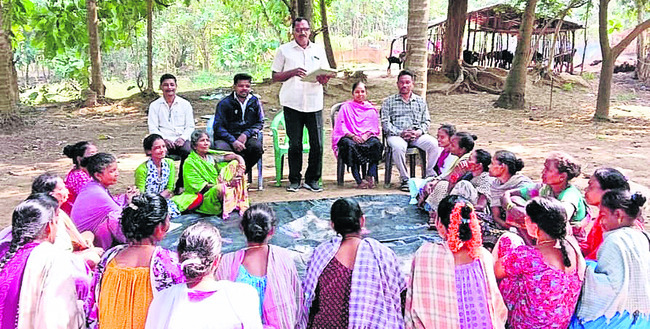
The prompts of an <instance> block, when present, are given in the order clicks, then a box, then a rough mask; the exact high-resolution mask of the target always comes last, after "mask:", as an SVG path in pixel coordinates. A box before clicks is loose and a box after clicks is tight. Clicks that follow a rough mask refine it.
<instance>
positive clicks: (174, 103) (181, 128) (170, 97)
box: [147, 73, 194, 192]
mask: <svg viewBox="0 0 650 329" xmlns="http://www.w3.org/2000/svg"><path fill="white" fill-rule="evenodd" d="M160 90H162V93H163V95H162V97H160V98H159V99H157V100H155V101H153V102H151V104H150V105H149V117H148V120H147V123H148V125H149V134H158V135H160V136H162V137H163V138H164V139H165V145H166V146H167V153H168V154H171V155H178V156H180V157H181V165H180V169H179V173H178V180H177V181H176V191H177V192H178V190H179V189H180V188H182V187H183V163H184V162H185V158H187V156H188V155H189V154H190V152H191V151H192V147H191V145H190V136H191V135H192V132H193V131H194V113H193V111H192V105H190V102H188V101H186V100H185V99H183V98H181V97H180V96H177V95H176V77H175V76H173V75H171V74H169V73H166V74H163V75H162V76H161V77H160Z"/></svg>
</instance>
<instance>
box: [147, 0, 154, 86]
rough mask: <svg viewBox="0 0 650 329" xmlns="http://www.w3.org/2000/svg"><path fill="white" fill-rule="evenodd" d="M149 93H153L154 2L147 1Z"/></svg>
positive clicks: (151, 0)
mask: <svg viewBox="0 0 650 329" xmlns="http://www.w3.org/2000/svg"><path fill="white" fill-rule="evenodd" d="M145 92H147V93H153V0H147V89H146V90H145Z"/></svg>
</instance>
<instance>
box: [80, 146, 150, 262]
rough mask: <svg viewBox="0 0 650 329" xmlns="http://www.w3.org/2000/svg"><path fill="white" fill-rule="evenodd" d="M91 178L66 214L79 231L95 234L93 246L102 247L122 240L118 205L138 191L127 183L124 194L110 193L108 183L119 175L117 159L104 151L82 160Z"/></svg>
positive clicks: (120, 213) (120, 209)
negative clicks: (68, 214) (127, 186)
mask: <svg viewBox="0 0 650 329" xmlns="http://www.w3.org/2000/svg"><path fill="white" fill-rule="evenodd" d="M82 165H85V167H86V169H87V170H88V174H90V176H91V177H92V178H93V180H92V181H91V182H90V183H88V184H86V186H84V187H83V188H82V189H81V191H80V192H79V195H78V196H77V201H76V202H75V204H74V205H73V206H72V212H71V213H70V218H72V221H73V222H74V223H75V225H77V229H79V232H84V231H90V232H92V233H93V234H94V235H95V246H97V247H100V248H102V249H104V250H107V249H110V248H111V247H112V246H114V245H116V244H119V243H125V242H126V238H125V237H124V234H122V230H121V229H120V217H121V216H122V209H123V208H124V207H126V205H127V204H129V202H131V198H133V196H134V195H137V194H138V193H139V192H138V190H137V188H135V187H129V189H128V190H127V192H126V194H119V195H115V196H113V195H111V192H110V191H109V190H108V188H109V187H111V186H112V185H114V184H115V183H117V178H118V177H119V176H120V174H119V171H118V170H117V160H116V159H115V157H114V156H113V155H111V154H108V153H97V154H95V155H93V156H91V157H89V158H86V159H84V160H83V161H82Z"/></svg>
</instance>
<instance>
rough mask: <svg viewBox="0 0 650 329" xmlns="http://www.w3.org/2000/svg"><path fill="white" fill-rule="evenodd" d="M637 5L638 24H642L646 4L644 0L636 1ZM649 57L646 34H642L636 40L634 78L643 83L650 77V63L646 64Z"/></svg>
mask: <svg viewBox="0 0 650 329" xmlns="http://www.w3.org/2000/svg"><path fill="white" fill-rule="evenodd" d="M635 3H636V20H637V24H641V23H643V19H644V17H645V3H644V1H642V0H636V1H635ZM647 55H650V52H647V54H646V51H645V32H641V33H639V36H638V37H637V38H636V69H635V70H634V77H635V78H636V79H639V80H641V81H645V80H647V79H648V78H649V77H650V63H647V62H646V61H647V58H646V57H648V56H647Z"/></svg>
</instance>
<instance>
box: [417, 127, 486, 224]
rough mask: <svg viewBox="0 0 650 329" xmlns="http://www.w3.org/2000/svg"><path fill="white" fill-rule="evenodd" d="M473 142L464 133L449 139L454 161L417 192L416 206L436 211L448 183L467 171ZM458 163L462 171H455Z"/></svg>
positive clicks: (472, 139) (447, 188)
mask: <svg viewBox="0 0 650 329" xmlns="http://www.w3.org/2000/svg"><path fill="white" fill-rule="evenodd" d="M475 140H476V136H475V135H471V134H470V133H466V132H457V133H455V134H454V135H453V136H452V137H451V140H450V143H449V152H450V153H451V155H453V156H454V158H452V160H454V161H453V162H451V163H450V164H449V167H448V169H447V170H446V171H445V172H443V173H442V174H441V175H440V176H437V177H434V178H432V180H431V181H429V182H427V183H426V184H425V185H424V187H422V188H421V189H420V191H419V195H418V204H419V205H420V206H422V207H424V209H425V210H427V211H430V210H431V209H434V210H435V209H437V208H438V207H437V205H438V203H439V202H440V200H442V198H444V197H445V196H447V195H448V193H449V190H450V187H449V186H450V185H449V181H450V179H451V178H452V176H453V177H455V179H456V180H457V179H458V178H459V177H460V173H464V172H465V171H466V170H467V166H466V164H467V162H468V161H469V158H470V156H471V152H472V150H473V149H474V141H475ZM460 163H463V164H464V165H463V167H462V169H461V168H458V169H456V168H457V167H458V164H460ZM455 183H456V181H454V182H453V184H455ZM429 198H432V199H431V202H428V201H427V200H428V199H429ZM427 204H428V205H427ZM433 221H435V216H434V217H433ZM433 221H432V223H433Z"/></svg>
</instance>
